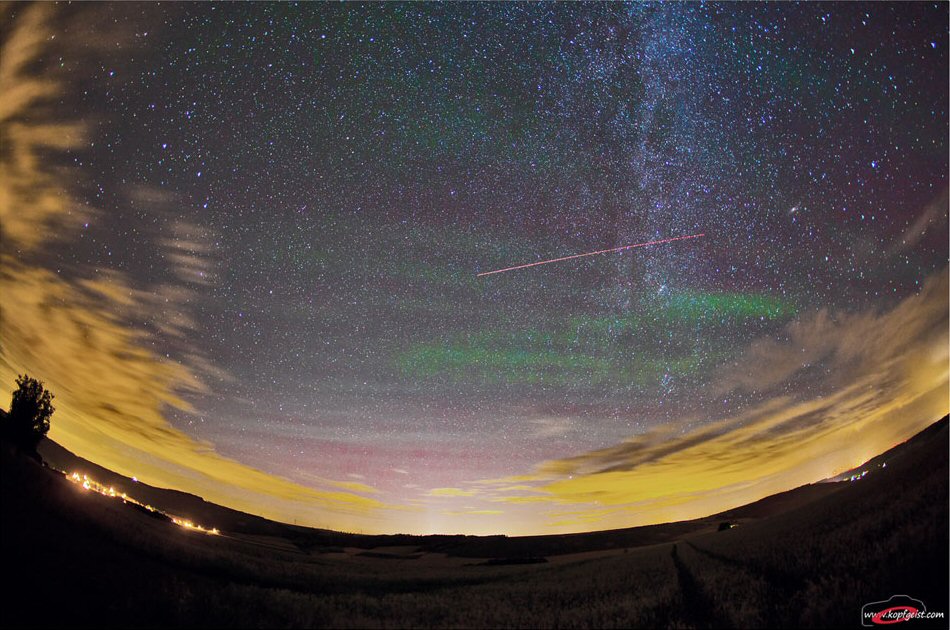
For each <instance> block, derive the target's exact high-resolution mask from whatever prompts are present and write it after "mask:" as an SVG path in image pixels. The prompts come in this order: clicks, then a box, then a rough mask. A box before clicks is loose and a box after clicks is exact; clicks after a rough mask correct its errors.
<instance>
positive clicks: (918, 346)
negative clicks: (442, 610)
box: [490, 269, 950, 530]
mask: <svg viewBox="0 0 950 630" xmlns="http://www.w3.org/2000/svg"><path fill="white" fill-rule="evenodd" d="M947 284H948V274H947V271H946V269H945V270H944V271H942V272H941V273H939V274H937V275H935V276H934V277H932V278H930V279H929V280H928V281H927V283H926V284H925V286H924V287H923V289H922V290H921V292H920V294H918V295H915V296H913V297H910V298H907V299H906V300H904V301H903V302H901V303H900V304H898V305H896V306H895V307H894V308H892V309H891V310H889V311H886V312H877V311H868V312H863V313H831V312H828V311H822V312H818V313H815V314H813V315H811V316H806V317H804V318H802V319H799V320H796V321H795V322H793V323H791V324H789V326H788V327H787V329H786V331H785V334H783V335H780V336H779V337H780V338H781V339H783V340H782V341H776V340H775V339H771V338H770V339H763V340H760V341H757V342H755V343H753V344H752V345H751V347H750V348H749V350H748V351H747V352H746V353H745V354H744V355H743V356H742V357H740V358H739V359H738V360H737V361H736V362H735V364H734V365H733V366H732V367H730V368H729V369H728V370H727V371H726V372H725V373H724V374H723V376H722V377H721V378H720V380H719V382H718V383H717V388H718V391H719V392H720V393H728V392H731V391H734V390H738V389H741V390H743V391H746V392H757V393H759V394H762V396H761V402H759V403H757V404H755V405H752V406H750V407H749V408H747V409H746V410H745V411H743V412H741V413H737V414H733V415H729V416H725V417H721V418H718V419H716V418H711V419H710V420H712V421H711V422H707V423H704V424H703V425H702V426H701V427H700V428H697V429H695V430H692V431H687V432H683V431H682V425H680V424H671V425H669V426H664V427H660V428H657V429H655V430H653V431H650V432H647V433H644V434H641V435H637V436H633V437H631V438H630V439H628V440H626V441H624V442H622V443H620V444H617V445H615V446H612V447H609V448H605V449H599V450H595V451H591V452H588V453H584V454H582V455H579V456H576V457H570V458H564V459H559V460H553V461H548V462H545V463H543V464H541V465H540V466H539V467H538V468H537V469H536V471H535V473H533V474H532V475H523V476H519V477H517V478H512V479H509V480H507V482H508V483H509V484H510V483H512V482H515V481H517V482H518V483H517V486H516V487H517V490H516V489H515V488H512V487H509V488H506V491H504V492H503V491H501V487H502V486H501V484H502V483H504V480H500V481H496V483H495V485H496V486H498V487H496V489H495V490H494V491H493V492H494V496H493V497H492V498H491V499H490V500H492V501H496V502H503V503H509V504H534V505H537V506H538V507H539V508H543V506H544V505H550V506H552V507H553V506H562V507H561V509H554V510H550V511H549V512H547V514H548V518H549V522H548V525H549V526H550V527H552V528H553V529H557V530H570V529H584V528H588V527H591V526H598V527H607V526H619V525H633V524H647V523H656V522H663V521H669V520H679V519H684V518H694V517H698V516H703V515H706V514H711V513H714V512H716V511H720V510H723V509H727V508H729V507H732V506H737V505H741V504H744V503H748V502H751V501H754V500H756V499H759V498H761V497H763V496H767V495H769V494H773V493H775V492H781V491H783V490H787V489H790V488H793V487H796V486H799V485H802V484H806V483H810V482H814V481H817V480H820V479H823V478H826V477H830V476H832V475H834V474H836V473H838V472H840V471H842V470H845V469H848V468H850V467H853V466H856V465H858V464H859V463H861V462H863V461H865V460H867V459H869V458H870V457H873V456H874V455H876V454H878V453H880V452H882V451H884V450H886V449H888V448H890V447H891V446H893V445H895V444H896V443H898V442H900V441H902V440H905V439H907V438H908V437H910V436H911V435H913V434H914V433H916V432H917V431H919V430H921V429H922V428H924V427H925V426H927V425H928V424H929V423H930V422H933V421H934V420H936V419H937V418H939V417H941V416H943V415H944V414H946V413H947V412H948V409H950V401H948V360H950V356H948V343H950V339H948V332H947V328H948V310H947V306H948V292H947ZM526 487H527V488H530V489H531V492H526V490H525V488H526Z"/></svg>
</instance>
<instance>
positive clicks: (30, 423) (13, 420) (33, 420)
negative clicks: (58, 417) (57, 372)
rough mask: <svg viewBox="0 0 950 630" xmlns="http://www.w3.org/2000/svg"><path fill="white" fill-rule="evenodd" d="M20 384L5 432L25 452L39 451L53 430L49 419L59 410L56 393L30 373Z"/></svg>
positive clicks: (18, 383) (14, 393)
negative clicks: (50, 429) (39, 447)
mask: <svg viewBox="0 0 950 630" xmlns="http://www.w3.org/2000/svg"><path fill="white" fill-rule="evenodd" d="M16 384H17V388H16V391H14V392H13V400H12V401H10V413H9V414H8V415H7V418H6V421H5V422H4V424H5V425H6V426H5V427H4V428H3V429H4V430H3V432H4V434H6V435H7V436H8V437H9V438H10V440H11V441H12V442H13V443H15V444H16V445H17V446H18V447H20V448H21V449H24V450H27V451H36V446H37V444H39V443H40V440H42V439H43V438H44V437H45V436H46V433H47V432H48V431H49V419H50V416H52V415H53V411H54V410H55V407H53V394H51V393H50V392H49V390H47V389H46V388H45V387H43V383H42V382H41V381H38V380H36V379H35V378H32V377H30V376H28V375H26V374H23V375H21V376H18V377H17V379H16Z"/></svg>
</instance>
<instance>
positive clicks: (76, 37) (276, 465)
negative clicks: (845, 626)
mask: <svg viewBox="0 0 950 630" xmlns="http://www.w3.org/2000/svg"><path fill="white" fill-rule="evenodd" d="M2 19H3V24H4V27H3V29H2V35H0V38H2V40H0V41H2V46H3V47H2V53H3V54H2V59H0V85H2V89H0V93H2V94H3V95H4V96H3V97H2V99H0V100H2V104H0V122H2V126H3V127H2V133H3V145H4V146H3V150H2V151H0V159H2V186H3V196H2V214H0V217H2V228H0V235H2V241H0V254H2V263H3V264H2V268H0V276H2V278H0V280H2V284H0V289H2V318H0V377H2V383H3V386H4V387H5V388H6V389H4V391H5V392H6V391H12V389H13V387H14V382H13V381H14V377H15V375H16V374H18V373H22V372H23V371H27V372H29V373H30V374H31V375H33V376H36V377H38V378H40V379H42V380H44V381H45V382H46V384H47V386H48V387H49V388H50V389H51V390H52V391H53V392H54V394H55V395H56V401H55V402H56V404H57V411H56V413H55V414H54V416H53V420H52V430H51V433H50V436H51V437H52V438H53V439H55V440H57V441H58V442H60V443H61V444H63V445H64V446H66V447H67V448H70V449H71V450H73V451H75V452H76V453H77V454H79V455H82V456H84V457H87V458H89V459H91V460H92V461H95V462H97V463H100V464H103V465H105V466H107V467H109V468H112V469H114V470H117V471H118V472H121V473H124V474H128V475H136V476H137V477H138V478H139V479H141V480H143V481H147V482H149V483H152V484H154V485H160V486H171V487H175V488H179V489H182V490H186V491H189V492H194V493H197V494H200V495H201V496H204V497H205V498H207V499H209V500H212V501H216V502H220V503H223V504H226V505H229V506H233V507H237V508H239V509H244V510H247V511H250V512H254V513H262V514H264V515H266V516H270V517H273V518H278V519H280V520H286V521H294V520H296V521H297V522H299V523H303V524H310V525H315V526H322V527H333V528H336V529H343V530H346V531H374V532H375V531H380V532H393V531H408V532H413V533H429V532H466V533H538V532H555V531H582V530H589V529H603V528H607V527H620V526H629V525H639V524H644V523H654V522H662V521H667V520H676V519H682V518H690V517H695V516H703V515H706V514H710V513H714V512H717V511H720V510H723V509H726V508H729V507H732V506H735V505H739V504H742V503H747V502H750V501H752V500H756V499H758V498H760V497H762V496H765V495H767V494H771V493H774V492H778V491H782V490H786V489H789V488H792V487H795V486H798V485H801V484H804V483H810V482H813V481H816V480H819V479H822V478H826V477H829V476H831V475H834V474H836V473H838V472H841V471H843V470H846V469H848V468H850V467H852V466H855V465H858V464H860V463H861V462H863V461H865V460H866V459H868V458H870V457H872V456H874V455H876V454H878V453H879V452H881V451H883V450H886V449H887V448H890V447H891V446H893V445H894V444H895V443H897V442H899V441H901V440H903V439H906V438H908V437H910V436H911V435H913V434H914V433H915V432H917V431H918V430H920V429H922V428H923V427H925V426H927V425H928V424H929V423H931V422H933V421H934V420H936V419H937V418H939V417H940V416H942V415H944V414H946V413H947V411H948V408H950V402H948V349H947V346H948V332H947V331H948V296H947V286H948V275H947V262H948V236H947V234H948V224H947V214H948V197H947V174H948V148H947V137H948V116H947V110H948V80H947V76H948V57H947V46H948V36H947V22H948V5H947V4H946V3H935V4H917V3H899V4H887V3H874V4H865V3H840V4H829V3H821V4H818V3H814V4H811V3H810V4H803V5H797V4H790V3H779V4H768V5H766V4H757V3H736V4H732V3H730V4H712V5H700V4H670V5H655V4H640V5H624V4H581V3H573V4H513V3H512V4H507V3H506V4H502V3H498V4H488V3H485V4H444V5H443V4H422V3H419V4H398V3H392V4H389V3H387V4H372V5H360V4H355V3H353V4H316V3H315V4H303V5H293V4H252V3H235V4H210V3H209V4H180V3H173V4H169V5H154V4H144V5H140V4H131V5H130V4H115V5H108V4H105V5H80V6H61V5H26V4H17V5H12V6H9V5H8V6H7V7H6V8H5V9H3V12H2ZM694 234H704V236H702V237H700V238H694V239H684V240H679V241H673V242H668V243H662V244H657V245H651V246H646V247H642V248H636V249H631V250H627V251H624V252H618V253H608V254H603V255H598V256H590V257H585V258H581V259H576V260H569V261H563V262H558V263H552V264H549V265H542V266H537V267H531V268H525V269H519V270H514V271H510V272H506V273H500V274H495V275H491V276H483V277H477V276H476V274H478V273H483V272H486V271H491V270H494V269H499V268H503V267H509V266H513V265H519V264H524V263H531V262H537V261H541V260H545V259H549V258H557V257H561V256H568V255H572V254H578V253H584V252H590V251H595V250H602V249H608V248H615V247H620V246H624V245H629V244H634V243H641V242H647V241H654V240H662V239H669V238H674V237H680V236H687V235H694ZM212 525H213V524H212Z"/></svg>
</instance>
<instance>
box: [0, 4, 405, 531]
mask: <svg viewBox="0 0 950 630" xmlns="http://www.w3.org/2000/svg"><path fill="white" fill-rule="evenodd" d="M54 11H55V6H54V5H47V4H36V5H27V6H22V7H17V10H15V11H11V10H7V11H6V12H5V13H4V14H3V15H2V18H3V20H4V22H5V23H4V25H3V30H4V32H5V33H6V34H7V38H6V41H5V43H4V44H3V50H2V51H0V53H2V54H0V86H2V91H3V93H4V98H3V99H2V103H0V139H2V142H3V146H4V150H3V151H2V152H0V229H2V237H3V238H2V239H0V295H3V302H2V305H0V309H2V310H0V383H2V384H3V385H2V387H3V389H4V391H7V392H10V391H11V390H12V387H13V384H14V379H15V377H16V375H17V374H20V373H29V374H31V375H33V376H36V377H38V378H40V379H41V380H43V381H44V382H45V383H46V385H47V386H48V387H49V388H50V389H51V390H52V391H53V393H54V394H55V396H56V399H55V404H56V413H55V414H54V416H53V419H52V426H51V430H50V437H51V438H53V439H54V440H56V441H57V442H59V443H60V444H62V445H64V446H65V447H66V448H69V449H70V450H72V451H74V452H76V453H77V454H79V455H81V456H83V457H86V458H88V459H90V460H92V461H95V462H96V463H98V464H101V465H103V466H106V467H108V468H110V469H112V470H115V471H116V472H119V473H121V474H125V475H128V476H133V475H134V476H136V477H138V478H139V479H141V480H142V481H145V482H147V483H150V484H153V485H157V486H164V487H173V488H179V489H183V490H187V491H189V492H194V493H197V494H199V495H201V496H203V497H204V498H206V499H208V500H210V501H214V502H216V503H221V504H224V505H228V506H230V507H234V508H237V509H241V510H245V511H248V512H251V513H256V514H264V515H265V516H269V517H272V518H277V519H281V520H286V521H290V520H295V519H296V520H298V521H300V522H307V523H312V524H318V525H321V526H324V527H334V528H338V529H353V528H354V527H361V528H365V529H366V530H377V531H378V530H382V529H385V526H384V524H383V519H382V517H381V513H386V512H389V511H390V510H403V509H404V508H401V507H397V506H392V505H387V504H385V503H383V502H381V501H379V500H377V499H374V498H371V497H366V496H362V495H363V494H372V493H375V492H376V491H375V489H373V488H371V487H370V486H367V485H365V484H361V483H357V482H333V481H329V480H326V483H325V484H323V485H324V486H327V487H325V488H322V489H318V488H310V487H305V486H302V485H299V484H297V483H294V482H292V481H289V480H287V479H284V478H281V477H277V476H275V475H270V474H267V473H265V472H262V471H260V470H257V469H254V468H251V467H249V466H245V465H243V464H241V463H239V462H237V461H234V460H232V459H228V458H226V457H223V456H221V455H219V454H218V453H216V452H215V450H214V445H212V444H210V443H207V442H204V441H200V440H197V439H195V438H193V437H192V436H189V435H188V434H186V433H185V432H183V431H181V430H179V429H177V428H175V427H174V426H172V425H171V424H170V423H169V422H168V420H167V418H166V413H167V412H168V411H170V410H176V409H177V410H181V411H184V412H187V411H189V405H188V403H187V402H186V401H185V398H184V397H185V396H187V395H188V394H195V393H201V392H205V391H207V388H206V385H205V383H204V381H203V379H202V376H204V375H205V374H206V373H214V374H216V375H217V376H221V374H220V372H219V371H215V369H214V367H213V366H212V365H211V364H210V363H209V362H208V361H207V360H206V359H205V358H204V357H201V356H200V355H197V354H195V353H193V352H192V353H187V352H182V353H181V354H180V356H175V355H172V356H160V355H159V354H157V353H156V352H155V351H154V350H152V348H153V347H155V346H156V345H161V344H156V341H157V335H166V336H169V337H175V336H178V337H182V336H183V335H184V334H185V333H186V332H190V331H193V330H195V320H194V318H193V317H192V316H191V315H190V313H189V311H188V309H187V305H188V303H189V302H190V300H192V299H193V298H194V296H195V295H196V294H197V291H198V290H199V289H201V288H203V287H205V286H206V284H207V283H208V282H210V281H211V279H212V277H211V274H212V273H213V267H214V263H213V251H212V249H211V246H210V241H211V240H212V235H210V234H209V233H207V232H206V231H204V230H202V229H201V228H200V227H199V226H196V225H194V224H192V223H190V222H187V221H182V220H178V221H173V222H171V233H170V234H168V235H165V236H157V237H156V241H155V245H156V247H157V248H158V250H159V251H162V252H164V253H165V254H166V256H165V258H166V259H167V260H168V261H169V263H170V265H169V267H170V273H171V278H172V280H170V281H168V282H165V283H161V284H158V285H157V286H155V287H144V288H141V287H140V288H136V287H133V286H132V284H131V282H130V281H129V279H128V278H127V277H126V276H125V275H124V274H122V273H119V272H117V271H108V270H106V271H98V272H96V273H94V274H92V273H89V270H86V269H82V268H74V269H69V270H68V273H63V274H60V273H54V272H52V271H49V270H47V269H44V268H43V267H41V266H40V265H39V264H38V263H37V262H36V261H35V258H36V257H35V256H33V254H34V253H35V252H36V251H38V250H40V249H41V248H42V247H44V246H48V245H49V244H50V243H51V242H52V241H53V240H55V239H60V240H62V239H67V238H68V237H69V236H70V235H71V234H75V231H73V232H71V231H70V230H69V229H65V227H64V226H68V225H70V224H72V225H73V226H74V227H78V222H79V219H78V216H79V215H78V214H77V212H78V209H79V208H80V204H78V203H77V202H76V201H75V200H74V198H73V196H72V195H71V192H70V190H69V189H68V188H67V186H65V185H64V182H66V181H74V180H75V177H70V176H67V175H66V172H65V171H63V170H62V169H61V168H58V167H54V166H51V164H52V163H53V160H54V159H55V157H56V156H57V155H59V152H61V151H63V150H65V149H76V148H79V146H80V141H81V139H82V138H83V135H84V133H85V128H84V126H83V125H81V124H80V123H78V122H69V123H63V122H60V121H57V120H56V119H55V116H54V114H53V112H52V110H50V109H49V108H47V107H45V105H47V104H49V103H50V102H52V101H55V100H57V99H59V98H61V97H62V94H63V89H64V88H63V86H62V85H61V83H59V82H58V81H57V80H56V79H55V78H51V76H52V75H50V76H47V74H46V73H44V71H43V66H42V64H41V63H40V62H39V60H40V59H42V58H43V56H44V55H48V53H49V51H48V50H47V47H48V44H49V42H50V41H52V38H51V30H50V29H51V25H50V24H51V20H52V18H53V13H54ZM27 69H29V71H28V70H27ZM136 200H137V202H139V203H144V202H149V203H153V204H169V203H174V202H175V198H173V197H169V196H167V195H164V194H162V193H160V191H156V190H155V189H150V188H147V187H140V188H139V189H137V190H135V191H133V192H132V194H131V195H130V202H135V201H136ZM87 216H88V215H87ZM145 317H148V318H150V319H153V320H155V322H154V323H155V325H154V326H152V327H151V328H150V329H145V328H136V327H133V326H131V325H130V322H132V321H136V320H141V319H143V318H145ZM357 493H360V494H357Z"/></svg>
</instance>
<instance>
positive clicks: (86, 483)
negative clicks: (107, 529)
mask: <svg viewBox="0 0 950 630" xmlns="http://www.w3.org/2000/svg"><path fill="white" fill-rule="evenodd" d="M64 476H65V477H66V479H67V480H68V481H71V482H73V483H75V484H77V485H78V486H79V487H80V488H82V489H83V490H89V491H91V492H97V493H99V494H101V495H102V496H106V497H110V498H112V499H122V503H132V504H134V505H137V506H139V507H142V508H145V509H146V510H148V511H149V512H155V513H157V514H161V515H163V516H166V517H168V518H169V519H170V520H171V522H173V523H174V524H175V525H178V526H179V527H181V528H183V529H187V530H190V531H196V532H201V533H202V534H208V535H209V536H217V535H218V534H220V533H221V532H220V530H219V529H218V528H217V527H210V528H209V527H204V526H202V525H198V524H197V523H194V522H192V521H190V520H188V519H184V518H179V517H177V516H172V515H171V514H168V513H166V512H163V511H162V510H159V509H158V508H155V507H152V506H151V505H149V504H148V503H142V502H141V501H137V500H135V499H133V498H132V497H130V496H129V495H127V494H126V493H124V492H122V493H118V492H116V490H115V488H114V487H112V486H109V487H106V486H104V485H103V484H101V483H99V482H98V481H96V480H95V479H92V478H91V477H89V475H80V474H79V473H78V472H74V473H72V474H68V473H64ZM133 480H134V477H133Z"/></svg>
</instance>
